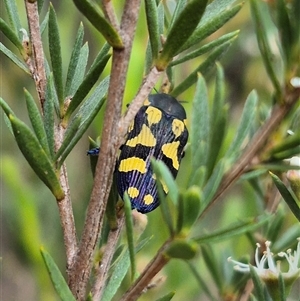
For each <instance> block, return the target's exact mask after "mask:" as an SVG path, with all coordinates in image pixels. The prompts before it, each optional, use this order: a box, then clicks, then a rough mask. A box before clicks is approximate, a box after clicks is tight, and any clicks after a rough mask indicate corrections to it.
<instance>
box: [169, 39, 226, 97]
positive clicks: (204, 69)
mask: <svg viewBox="0 0 300 301" xmlns="http://www.w3.org/2000/svg"><path fill="white" fill-rule="evenodd" d="M230 45H231V43H230V42H227V43H224V44H223V45H221V46H219V47H216V48H215V49H214V50H213V51H212V52H211V54H210V55H209V56H208V57H207V58H206V60H205V61H204V62H203V63H202V64H200V65H199V66H198V67H197V68H196V69H195V70H194V71H193V72H192V73H191V74H190V75H189V76H188V77H187V78H186V79H185V80H184V81H183V82H181V83H180V84H179V85H178V86H177V87H175V89H174V90H173V91H172V92H171V95H172V96H174V97H175V98H176V97H177V96H178V95H179V94H181V93H183V92H184V91H185V90H187V89H188V88H189V87H190V86H192V85H193V84H194V83H195V82H196V81H197V74H198V73H201V74H202V75H203V76H205V75H207V73H208V72H209V71H210V70H211V68H212V67H214V66H215V63H216V61H218V60H219V59H220V58H221V56H222V55H223V54H224V53H225V52H226V51H227V49H228V48H229V46H230Z"/></svg>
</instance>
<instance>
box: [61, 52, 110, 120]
mask: <svg viewBox="0 0 300 301" xmlns="http://www.w3.org/2000/svg"><path fill="white" fill-rule="evenodd" d="M109 58H110V54H106V55H104V56H102V55H101V56H100V54H99V55H98V57H97V58H96V60H95V63H94V64H93V65H92V67H91V69H90V70H89V71H88V73H87V74H86V75H85V77H84V80H83V81H82V82H81V84H80V86H79V87H78V89H77V91H76V92H75V94H74V96H73V98H72V101H71V103H70V105H69V107H68V109H67V112H66V114H65V119H66V120H67V119H68V118H69V117H70V116H71V114H72V113H73V112H74V111H75V110H76V109H77V107H78V106H79V105H80V103H81V102H82V101H83V99H84V98H85V97H86V95H87V94H88V93H89V92H90V90H91V89H92V87H93V86H94V84H95V83H96V82H97V80H98V79H99V77H100V75H101V74H102V72H103V70H104V68H105V66H106V64H107V62H108V60H109Z"/></svg>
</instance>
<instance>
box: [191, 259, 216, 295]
mask: <svg viewBox="0 0 300 301" xmlns="http://www.w3.org/2000/svg"><path fill="white" fill-rule="evenodd" d="M186 263H187V265H188V266H189V268H190V270H191V271H192V274H193V275H194V277H195V278H196V280H197V282H198V284H199V287H200V288H201V289H202V290H203V291H204V293H205V294H206V295H207V296H208V299H209V300H211V301H218V300H217V299H216V298H215V297H214V296H213V294H212V293H211V292H210V290H209V288H208V286H207V285H206V283H205V281H204V279H203V278H202V276H201V274H200V273H199V272H198V270H199V269H198V267H197V268H195V267H194V265H193V264H192V263H191V262H190V261H186Z"/></svg>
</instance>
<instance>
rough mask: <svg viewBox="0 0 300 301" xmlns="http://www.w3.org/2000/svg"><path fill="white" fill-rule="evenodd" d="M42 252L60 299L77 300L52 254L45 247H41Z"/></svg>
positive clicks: (66, 300) (63, 300)
mask: <svg viewBox="0 0 300 301" xmlns="http://www.w3.org/2000/svg"><path fill="white" fill-rule="evenodd" d="M41 254H42V257H43V259H44V262H45V265H46V267H47V269H48V272H49V275H50V277H51V281H52V283H53V285H54V287H55V290H56V291H57V293H58V295H59V297H60V299H61V300H62V301H75V298H74V296H73V295H72V292H71V291H70V289H69V287H68V284H67V282H66V281H65V278H64V277H63V275H62V274H61V272H60V270H59V268H58V267H57V265H56V264H55V262H54V260H53V258H52V257H51V255H50V254H49V253H48V252H47V251H46V250H45V249H44V248H41Z"/></svg>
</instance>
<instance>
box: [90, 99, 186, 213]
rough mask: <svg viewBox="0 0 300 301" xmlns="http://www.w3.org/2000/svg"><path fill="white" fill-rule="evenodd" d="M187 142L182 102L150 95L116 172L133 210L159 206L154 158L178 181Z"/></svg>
mask: <svg viewBox="0 0 300 301" xmlns="http://www.w3.org/2000/svg"><path fill="white" fill-rule="evenodd" d="M187 140H188V130H187V127H186V112H185V110H184V108H183V106H182V105H181V104H180V103H179V102H178V100H177V99H175V98H174V97H172V96H170V95H168V94H164V93H158V94H151V95H149V96H148V99H146V100H145V102H144V104H143V106H142V107H141V108H140V110H139V111H138V113H137V114H136V116H135V118H134V120H133V121H132V123H131V125H130V126H129V128H128V131H127V137H126V141H125V143H124V145H122V147H121V152H120V156H119V158H118V161H117V165H116V171H115V173H116V174H115V177H116V184H117V189H118V193H119V195H120V196H121V198H123V195H124V192H125V191H127V193H128V196H129V198H130V201H131V207H132V209H137V211H139V212H141V213H148V212H150V211H152V210H154V209H155V208H157V206H159V199H158V192H157V187H156V179H155V174H154V173H153V170H152V167H151V158H155V159H156V160H161V161H163V162H164V163H165V164H166V166H167V167H168V168H169V170H170V172H171V173H172V175H173V177H174V178H175V177H176V175H177V172H178V169H179V165H180V162H181V159H182V157H183V154H184V147H185V145H186V143H187ZM97 153H98V150H95V149H92V150H90V151H88V154H90V155H95V154H97ZM163 187H164V191H165V193H167V192H168V191H167V188H166V187H165V186H164V185H163Z"/></svg>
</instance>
